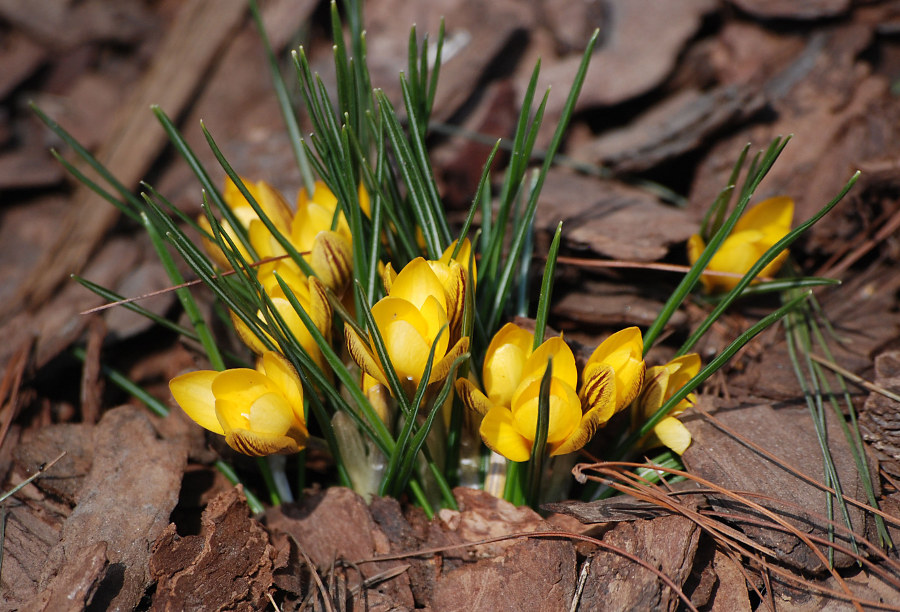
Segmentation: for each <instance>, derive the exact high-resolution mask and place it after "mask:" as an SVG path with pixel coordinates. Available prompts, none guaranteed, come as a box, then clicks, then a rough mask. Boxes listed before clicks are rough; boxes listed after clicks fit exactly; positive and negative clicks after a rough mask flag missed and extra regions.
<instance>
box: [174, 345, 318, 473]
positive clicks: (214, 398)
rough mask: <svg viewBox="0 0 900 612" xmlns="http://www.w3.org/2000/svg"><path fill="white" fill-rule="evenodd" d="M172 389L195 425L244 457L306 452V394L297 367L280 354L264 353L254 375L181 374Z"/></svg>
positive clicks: (231, 372) (241, 372)
mask: <svg viewBox="0 0 900 612" xmlns="http://www.w3.org/2000/svg"><path fill="white" fill-rule="evenodd" d="M169 389H171V391H172V396H173V397H174V398H175V401H176V402H178V405H179V406H181V408H182V409H183V410H184V411H185V413H186V414H187V415H188V416H189V417H191V419H193V420H194V421H195V422H196V423H197V424H198V425H200V426H201V427H203V428H205V429H208V430H209V431H211V432H213V433H215V434H218V435H220V436H225V442H226V443H227V444H228V446H230V447H231V448H233V449H234V450H236V451H238V452H239V453H244V454H245V455H251V456H254V457H261V456H264V455H274V454H282V455H287V454H291V453H296V452H299V451H300V450H302V449H303V448H304V447H305V446H306V440H307V438H308V437H309V434H308V432H307V430H306V422H305V419H304V416H303V388H302V387H301V386H300V379H299V377H298V376H297V372H296V371H295V370H294V368H293V366H291V364H290V362H289V361H288V360H287V359H285V358H284V357H282V356H281V355H279V354H278V353H275V352H273V351H267V352H266V353H263V355H262V358H261V359H260V360H259V362H258V364H257V367H256V369H255V370H251V369H249V368H235V369H231V370H225V371H224V372H214V371H210V370H201V371H198V372H189V373H188V374H182V375H181V376H177V377H176V378H173V379H172V380H171V382H169Z"/></svg>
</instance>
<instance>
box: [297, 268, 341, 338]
mask: <svg viewBox="0 0 900 612" xmlns="http://www.w3.org/2000/svg"><path fill="white" fill-rule="evenodd" d="M307 291H309V307H308V308H306V312H307V314H309V318H311V319H312V320H313V323H315V325H316V328H317V329H318V330H319V331H321V332H322V334H323V335H324V336H325V337H326V338H329V337H330V334H329V333H328V332H330V331H331V324H332V321H333V320H334V311H333V310H332V309H331V302H329V301H328V293H327V292H326V291H325V286H324V285H323V284H322V282H321V281H320V280H319V279H317V278H316V277H314V276H313V277H310V278H309V281H308V284H307ZM303 303H304V302H302V301H301V304H303Z"/></svg>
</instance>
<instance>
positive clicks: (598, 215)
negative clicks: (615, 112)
mask: <svg viewBox="0 0 900 612" xmlns="http://www.w3.org/2000/svg"><path fill="white" fill-rule="evenodd" d="M648 219H652V220H653V222H652V223H648V222H647V220H648ZM559 221H562V222H563V240H564V242H565V243H566V244H568V245H570V246H571V247H572V248H579V249H589V250H590V251H593V252H594V253H598V254H601V255H604V256H606V257H609V258H611V259H622V260H626V261H656V260H658V259H661V258H662V257H664V256H665V255H666V253H667V252H668V250H669V247H670V246H671V245H673V244H677V243H681V242H684V241H685V240H687V238H688V237H689V236H690V235H691V234H693V233H694V232H695V231H696V229H697V226H696V224H695V223H694V222H693V221H691V220H690V219H689V218H688V217H687V215H686V214H685V213H684V211H683V210H680V209H678V208H675V207H673V206H666V205H665V204H662V203H661V202H660V201H659V200H658V199H657V198H656V197H655V196H654V195H652V194H650V193H649V192H647V191H645V190H642V189H637V188H635V187H630V186H628V185H625V184H623V183H619V182H616V181H608V180H600V179H596V178H591V177H586V176H581V175H575V174H571V173H567V172H565V171H562V170H551V171H550V172H549V173H548V174H547V179H546V181H545V183H544V188H543V190H542V191H541V205H540V206H538V211H537V215H536V220H535V227H537V228H539V229H541V230H544V231H554V230H555V229H556V224H557V223H558V222H559Z"/></svg>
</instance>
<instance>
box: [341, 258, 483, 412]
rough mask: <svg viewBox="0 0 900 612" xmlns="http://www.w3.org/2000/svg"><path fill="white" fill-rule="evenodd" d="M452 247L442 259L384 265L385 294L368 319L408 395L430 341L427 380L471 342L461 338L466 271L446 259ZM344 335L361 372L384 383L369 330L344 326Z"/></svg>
mask: <svg viewBox="0 0 900 612" xmlns="http://www.w3.org/2000/svg"><path fill="white" fill-rule="evenodd" d="M454 246H455V245H451V246H450V247H449V248H448V250H447V252H446V253H445V256H446V259H443V258H442V259H441V260H438V261H428V260H425V259H423V258H422V257H418V258H416V259H414V260H412V261H411V262H409V263H408V264H407V265H406V266H404V267H403V269H402V270H401V271H400V272H399V273H395V272H394V271H393V268H392V267H391V266H390V265H388V266H386V267H385V270H384V274H383V281H384V288H385V293H387V295H386V296H385V297H383V298H382V299H380V300H379V301H378V302H376V303H375V304H374V305H373V306H372V311H371V312H372V318H373V319H374V320H375V325H376V326H377V328H378V332H379V334H380V335H381V337H382V339H383V341H384V345H385V349H386V351H387V355H388V358H389V360H390V362H391V366H393V368H394V371H395V372H396V373H397V376H398V377H399V378H400V383H401V385H402V386H403V387H404V391H405V393H406V394H407V395H408V396H412V394H413V393H414V392H415V389H416V388H417V387H418V385H419V383H420V382H421V381H422V378H423V376H424V374H425V366H426V364H427V361H428V355H429V353H430V352H431V348H432V346H434V361H433V363H432V369H431V376H430V377H429V379H428V382H429V383H434V382H437V381H439V380H443V379H444V378H446V377H447V374H448V373H449V372H450V368H451V366H452V365H453V362H454V360H456V358H457V357H459V356H460V355H462V354H463V353H465V352H466V350H467V349H468V346H469V339H468V338H465V337H460V329H461V324H462V315H463V310H464V306H465V296H466V285H467V277H468V274H467V272H466V268H464V267H463V266H462V265H461V264H460V262H459V261H457V260H450V258H449V253H451V252H452V250H453V247H454ZM463 251H465V252H468V251H466V249H461V253H462V252H463ZM466 262H467V263H468V259H466ZM344 334H345V336H346V339H347V348H348V350H349V352H350V355H351V356H352V357H353V359H354V360H355V361H356V363H357V364H359V366H360V368H361V369H362V370H363V372H364V373H366V374H368V375H369V376H371V377H372V378H374V379H375V380H376V381H377V382H378V383H380V384H382V385H385V386H388V377H387V374H386V369H385V368H386V366H385V364H383V363H382V362H381V360H380V358H379V357H378V355H377V354H376V352H375V351H374V349H373V348H372V347H373V345H374V341H373V339H372V335H371V333H370V334H369V337H368V338H365V339H364V338H363V337H361V336H360V335H359V334H358V333H357V332H356V330H354V329H353V327H351V326H349V325H347V326H345V328H344Z"/></svg>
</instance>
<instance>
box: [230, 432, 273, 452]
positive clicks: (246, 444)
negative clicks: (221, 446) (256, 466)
mask: <svg viewBox="0 0 900 612" xmlns="http://www.w3.org/2000/svg"><path fill="white" fill-rule="evenodd" d="M225 441H226V442H228V446H230V447H231V448H233V449H234V450H236V451H237V452H239V453H243V454H245V455H249V456H251V457H263V456H265V454H266V453H264V452H261V451H260V449H257V448H256V447H254V446H253V443H252V442H251V441H250V440H249V439H248V438H247V437H245V436H242V435H240V434H239V433H237V432H232V433H231V435H229V436H228V437H227V438H226V440H225Z"/></svg>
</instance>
